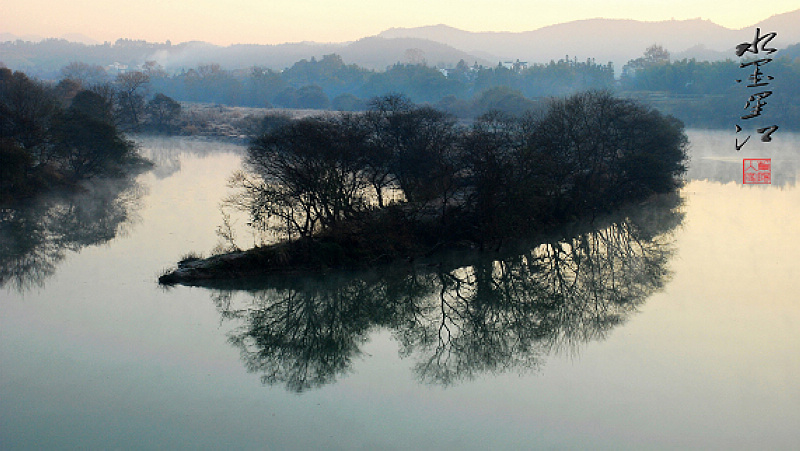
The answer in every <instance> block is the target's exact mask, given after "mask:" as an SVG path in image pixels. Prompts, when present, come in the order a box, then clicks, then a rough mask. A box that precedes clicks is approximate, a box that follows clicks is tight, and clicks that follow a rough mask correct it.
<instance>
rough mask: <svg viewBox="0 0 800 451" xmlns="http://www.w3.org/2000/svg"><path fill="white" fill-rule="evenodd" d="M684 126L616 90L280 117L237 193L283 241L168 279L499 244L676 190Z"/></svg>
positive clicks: (187, 267)
mask: <svg viewBox="0 0 800 451" xmlns="http://www.w3.org/2000/svg"><path fill="white" fill-rule="evenodd" d="M686 146H687V138H686V135H685V134H684V130H683V124H682V123H681V122H680V121H679V120H677V119H675V118H673V117H670V116H664V115H662V114H661V113H659V112H658V111H656V110H654V109H651V108H648V107H646V106H643V105H641V104H639V103H636V102H635V101H632V100H626V99H619V98H615V97H614V96H613V95H612V94H610V93H609V92H607V91H589V92H585V93H580V94H576V95H573V96H571V97H568V98H565V99H557V100H553V101H551V102H550V103H549V106H548V108H547V109H546V110H545V111H541V112H539V113H538V114H533V113H531V114H528V115H525V116H522V117H515V116H510V115H507V114H504V113H500V112H490V113H487V114H485V115H483V116H481V117H479V118H478V119H477V120H476V121H475V122H474V123H473V124H471V125H470V126H468V127H467V126H463V125H459V124H458V123H457V121H456V120H455V119H454V118H452V117H451V116H449V115H448V114H446V113H444V112H442V111H439V110H437V109H434V108H431V107H428V106H417V105H414V104H412V103H411V102H410V101H409V100H408V99H407V98H405V97H403V96H399V95H389V96H385V97H381V98H376V99H374V100H373V101H372V102H371V104H370V109H369V110H368V111H366V112H364V113H352V114H351V113H347V114H337V115H330V116H320V117H307V118H302V119H296V120H290V119H288V118H275V120H274V121H271V122H269V123H268V127H267V130H266V131H265V133H264V134H263V135H261V136H260V137H258V138H256V139H255V140H254V141H253V142H252V143H251V145H250V147H249V149H248V154H247V158H246V160H245V169H244V170H242V171H240V172H238V173H236V174H235V175H234V177H233V178H232V184H233V186H234V187H236V189H237V190H238V191H237V193H236V194H235V195H234V196H232V197H231V198H230V199H228V200H227V201H226V202H227V204H228V205H229V206H233V207H235V208H238V209H241V210H243V211H244V212H246V213H247V215H248V217H249V218H250V222H249V224H250V225H251V226H252V227H255V228H257V229H259V230H264V231H266V230H270V231H273V232H275V233H277V235H278V236H279V238H280V240H279V241H278V242H277V243H275V244H271V245H267V246H260V247H255V248H253V249H250V250H246V251H242V250H239V249H229V251H230V252H227V253H221V254H219V255H214V256H212V257H209V258H205V259H202V258H194V257H191V258H184V259H183V260H182V261H181V262H179V263H178V267H177V269H174V270H171V271H168V272H165V273H164V274H163V275H161V276H160V278H159V282H160V283H162V284H175V283H183V284H196V283H202V281H204V280H209V279H232V278H240V277H247V276H257V275H265V274H271V273H292V272H306V271H319V270H325V269H331V268H359V267H360V268H363V267H370V266H372V265H375V264H381V263H388V262H394V261H411V260H415V259H419V258H424V257H427V256H431V255H432V254H435V253H437V252H439V251H442V250H446V249H453V248H458V247H472V248H477V249H488V248H491V249H496V248H498V247H500V246H501V245H502V244H503V243H504V242H508V241H510V240H514V239H517V238H522V237H530V236H532V235H534V234H536V233H540V232H542V231H545V230H548V229H550V228H552V227H555V226H557V225H561V224H565V223H568V222H570V221H574V220H576V219H578V218H585V217H587V216H588V217H593V216H595V215H598V214H601V213H606V212H609V211H612V210H614V209H615V208H618V207H620V206H621V205H623V204H625V203H629V202H632V201H641V200H644V199H647V198H649V197H650V196H652V195H654V194H658V193H665V192H670V191H673V190H675V189H676V188H677V187H678V186H679V185H680V183H681V176H682V174H683V173H684V172H685V171H686V165H685V164H686Z"/></svg>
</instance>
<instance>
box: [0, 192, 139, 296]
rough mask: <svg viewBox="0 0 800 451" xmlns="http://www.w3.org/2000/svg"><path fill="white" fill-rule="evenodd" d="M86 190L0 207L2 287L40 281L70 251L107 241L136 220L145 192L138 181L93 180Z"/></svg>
mask: <svg viewBox="0 0 800 451" xmlns="http://www.w3.org/2000/svg"><path fill="white" fill-rule="evenodd" d="M86 189H87V191H86V192H84V193H82V194H79V195H75V194H63V195H51V196H46V197H43V198H41V199H37V200H36V201H35V202H32V205H28V206H24V207H14V208H2V209H0V287H2V286H5V285H7V284H8V285H9V286H11V287H13V288H15V289H17V290H20V291H22V290H25V289H28V288H31V287H33V286H41V285H42V284H43V283H44V281H45V280H46V279H47V278H48V277H49V276H51V275H52V274H53V273H54V272H55V269H56V266H57V265H58V263H59V262H60V261H61V260H63V259H64V257H65V255H66V253H67V252H68V251H73V252H74V251H78V250H80V249H81V248H83V247H86V246H92V245H97V244H102V243H106V242H108V241H110V240H112V239H113V238H114V237H115V236H117V235H120V234H122V233H124V232H125V231H126V230H127V227H129V226H130V225H131V224H132V223H133V222H134V220H135V215H136V212H137V211H138V210H139V209H140V207H141V197H142V194H143V191H144V189H143V188H142V187H141V186H140V185H139V184H137V183H136V182H134V181H132V180H130V179H113V180H97V181H95V182H93V183H92V184H90V185H88V187H87V188H86Z"/></svg>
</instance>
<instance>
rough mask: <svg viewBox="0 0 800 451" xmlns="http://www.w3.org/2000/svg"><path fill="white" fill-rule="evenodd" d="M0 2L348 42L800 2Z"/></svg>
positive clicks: (51, 30)
mask: <svg viewBox="0 0 800 451" xmlns="http://www.w3.org/2000/svg"><path fill="white" fill-rule="evenodd" d="M763 5H768V6H759V4H758V3H756V2H753V1H752V0H723V1H720V0H619V1H601V0H491V1H488V0H387V1H381V0H337V1H331V0H225V1H222V0H214V1H212V0H127V1H119V0H69V1H63V0H55V1H54V0H0V12H2V14H0V33H2V32H6V33H11V34H14V35H17V36H26V35H36V36H40V37H61V36H63V35H65V34H68V33H81V34H84V35H86V36H88V37H90V38H92V39H95V40H97V41H101V42H102V41H111V42H113V41H115V40H117V39H118V38H130V39H144V40H147V41H151V42H165V41H167V40H170V41H172V43H179V42H185V41H192V40H197V41H206V42H211V43H214V44H218V45H230V44H237V43H240V44H282V43H286V42H301V41H315V42H346V41H353V40H357V39H359V38H362V37H366V36H372V35H375V34H377V33H380V32H381V31H384V30H386V29H388V28H391V27H417V26H424V25H436V24H446V25H450V26H452V27H456V28H460V29H463V30H468V31H515V32H518V31H529V30H535V29H537V28H541V27H543V26H547V25H552V24H556V23H563V22H569V21H573V20H580V19H592V18H598V17H602V18H609V19H636V20H644V21H661V20H670V19H695V18H702V19H707V20H711V21H712V22H714V23H716V24H719V25H722V26H724V27H727V28H732V29H740V28H744V27H747V26H750V25H753V24H754V23H756V22H759V21H761V20H763V19H766V18H767V17H770V16H772V15H775V14H780V13H784V12H788V11H793V10H795V9H797V8H798V3H797V0H772V1H770V2H764V3H763Z"/></svg>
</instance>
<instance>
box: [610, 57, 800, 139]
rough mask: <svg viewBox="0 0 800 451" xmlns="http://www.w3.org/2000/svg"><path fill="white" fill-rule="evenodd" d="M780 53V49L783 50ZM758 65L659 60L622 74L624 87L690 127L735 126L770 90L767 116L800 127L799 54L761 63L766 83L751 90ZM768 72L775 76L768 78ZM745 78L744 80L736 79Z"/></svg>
mask: <svg viewBox="0 0 800 451" xmlns="http://www.w3.org/2000/svg"><path fill="white" fill-rule="evenodd" d="M780 53H782V52H780ZM753 71H754V66H748V67H745V68H742V67H740V63H739V62H738V61H732V60H727V61H715V62H708V61H695V60H680V61H668V60H667V61H659V62H652V63H651V64H644V65H641V66H640V67H637V68H636V70H635V71H634V72H633V73H629V74H623V76H622V78H621V79H620V88H619V89H620V90H622V91H623V92H626V93H628V94H629V95H632V96H637V95H644V96H646V97H647V98H648V100H650V101H651V102H652V103H653V105H654V106H656V107H657V108H658V109H659V110H661V111H663V112H665V113H667V114H671V115H673V116H675V117H678V118H680V119H681V120H683V121H684V122H685V123H686V124H687V125H689V126H692V127H709V128H732V127H733V126H734V124H736V123H741V122H742V121H741V119H740V117H741V116H744V115H746V114H748V113H750V111H749V110H746V109H745V106H746V104H747V100H748V98H749V96H751V95H753V94H755V93H757V92H759V91H764V90H769V91H772V95H771V96H770V97H769V99H768V100H767V104H768V106H764V109H763V116H764V118H765V119H767V118H768V121H769V122H770V124H778V125H779V126H780V127H781V128H784V129H790V130H798V129H800V102H798V100H800V58H788V57H780V58H775V59H773V60H772V61H770V62H769V63H767V64H764V65H762V66H761V67H760V71H761V73H762V74H763V81H764V82H768V85H765V86H762V87H760V88H758V89H754V88H747V87H746V85H748V84H750V83H751V81H750V80H749V79H748V77H750V76H751V75H752V74H753ZM767 76H770V77H773V78H772V79H768V78H767ZM737 80H741V82H737Z"/></svg>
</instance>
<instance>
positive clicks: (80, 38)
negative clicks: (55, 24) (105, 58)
mask: <svg viewBox="0 0 800 451" xmlns="http://www.w3.org/2000/svg"><path fill="white" fill-rule="evenodd" d="M61 39H66V40H67V41H70V42H80V43H81V44H86V45H97V44H102V42H100V41H98V40H96V39H92V38H90V37H89V36H86V35H85V34H81V33H67V34H65V35H62V36H61Z"/></svg>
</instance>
